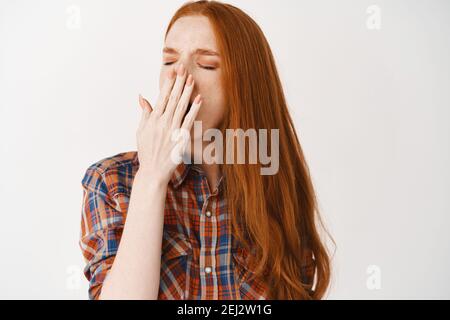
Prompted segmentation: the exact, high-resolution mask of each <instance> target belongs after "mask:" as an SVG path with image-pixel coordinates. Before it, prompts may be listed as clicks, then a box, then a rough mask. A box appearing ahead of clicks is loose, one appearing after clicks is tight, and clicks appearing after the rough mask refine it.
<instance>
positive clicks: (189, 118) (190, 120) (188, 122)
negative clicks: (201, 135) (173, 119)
mask: <svg viewBox="0 0 450 320" xmlns="http://www.w3.org/2000/svg"><path fill="white" fill-rule="evenodd" d="M202 102H203V99H202V97H201V95H197V97H196V98H195V100H194V102H193V103H192V107H191V110H189V112H188V113H187V115H186V117H185V118H184V121H183V125H182V126H181V128H183V129H186V130H188V131H189V132H190V131H191V128H192V125H193V124H194V121H195V118H196V117H197V114H198V111H199V110H200V107H201V105H202Z"/></svg>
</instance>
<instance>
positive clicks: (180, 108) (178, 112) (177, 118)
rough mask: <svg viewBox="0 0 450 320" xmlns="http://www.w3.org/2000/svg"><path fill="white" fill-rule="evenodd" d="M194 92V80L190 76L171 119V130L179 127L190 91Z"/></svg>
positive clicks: (189, 97)
mask: <svg viewBox="0 0 450 320" xmlns="http://www.w3.org/2000/svg"><path fill="white" fill-rule="evenodd" d="M193 90H194V79H193V77H192V75H191V74H190V75H189V76H188V78H187V80H186V86H185V87H184V91H183V94H182V95H181V98H180V101H179V102H178V105H177V107H176V109H175V114H174V115H173V119H172V128H179V127H180V126H181V121H182V120H183V116H184V115H185V113H186V110H187V108H188V105H189V100H190V99H191V95H192V91H193Z"/></svg>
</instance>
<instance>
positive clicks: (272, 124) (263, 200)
mask: <svg viewBox="0 0 450 320" xmlns="http://www.w3.org/2000/svg"><path fill="white" fill-rule="evenodd" d="M192 15H202V16H205V17H207V18H208V19H209V21H210V23H211V25H212V27H213V30H214V33H215V36H216V41H217V45H218V49H219V52H220V53H221V57H222V64H221V68H222V70H223V79H222V83H223V85H224V92H226V98H227V101H226V102H227V104H226V105H227V110H226V114H225V116H224V121H223V123H222V128H221V129H222V132H223V133H224V136H225V129H238V128H240V129H243V130H247V129H251V128H254V129H260V128H264V129H268V131H269V132H270V130H271V129H279V170H278V173H277V174H275V175H261V173H260V168H261V164H260V163H258V164H256V165H253V164H245V165H242V164H223V165H221V171H222V172H223V174H224V175H225V177H226V179H225V180H224V181H225V192H226V198H227V205H228V210H229V212H230V213H231V216H232V230H233V236H234V237H235V238H236V239H237V240H238V241H239V243H240V245H242V246H243V248H246V249H249V250H250V249H251V251H252V252H254V255H253V262H254V263H255V266H256V267H255V274H256V276H258V277H261V278H262V279H263V280H264V281H266V283H267V284H268V287H269V288H270V292H269V298H270V299H320V298H322V297H323V296H324V294H325V293H326V291H327V288H328V286H329V282H330V258H329V255H328V252H327V250H326V246H325V244H324V243H323V242H322V241H323V239H321V236H320V235H319V232H318V231H319V230H318V227H319V226H321V227H323V224H322V221H321V219H320V215H319V212H318V205H317V200H316V196H315V192H314V188H313V184H312V181H311V177H310V173H309V169H308V166H307V163H306V161H305V157H304V155H303V151H302V148H301V146H300V142H299V139H298V136H297V133H296V130H295V129H294V125H293V121H292V118H291V116H290V114H289V112H288V108H287V103H286V99H285V96H284V93H283V89H282V85H281V82H280V79H279V75H278V72H277V68H276V65H275V61H274V57H273V55H272V52H271V49H270V46H269V44H268V42H267V40H266V38H265V36H264V34H263V32H262V31H261V29H260V28H259V26H258V25H257V24H256V22H255V21H254V20H253V19H252V18H250V17H249V16H248V15H247V14H246V13H244V12H243V11H242V10H240V9H238V8H236V7H234V6H232V5H229V4H224V3H221V2H218V1H196V2H188V3H186V4H184V5H183V6H182V7H181V8H180V9H178V10H177V12H176V13H175V15H174V16H173V18H172V19H171V21H170V23H169V25H168V28H167V31H166V36H167V33H168V32H169V31H170V29H171V27H172V25H173V24H174V23H175V22H176V21H177V19H179V18H181V17H183V16H192ZM228 147H229V146H228ZM247 159H248V158H247ZM323 230H324V231H325V233H324V234H326V235H328V233H327V232H326V230H325V229H323ZM311 264H312V266H313V270H314V271H313V277H312V279H310V283H308V282H307V281H305V277H306V272H307V267H311ZM313 282H314V283H313Z"/></svg>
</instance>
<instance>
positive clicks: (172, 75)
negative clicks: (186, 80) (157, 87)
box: [167, 69, 175, 79]
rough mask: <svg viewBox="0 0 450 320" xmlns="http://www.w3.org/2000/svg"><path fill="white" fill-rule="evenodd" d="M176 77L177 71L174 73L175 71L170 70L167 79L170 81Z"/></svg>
mask: <svg viewBox="0 0 450 320" xmlns="http://www.w3.org/2000/svg"><path fill="white" fill-rule="evenodd" d="M174 76H175V71H174V70H173V69H170V70H169V74H168V75H167V77H168V78H169V79H173V78H174Z"/></svg>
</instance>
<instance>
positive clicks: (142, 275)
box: [100, 16, 225, 300]
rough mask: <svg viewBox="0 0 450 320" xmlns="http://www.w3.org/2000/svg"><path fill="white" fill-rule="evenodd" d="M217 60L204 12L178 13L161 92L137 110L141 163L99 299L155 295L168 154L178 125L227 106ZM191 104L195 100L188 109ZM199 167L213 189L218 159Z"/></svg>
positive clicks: (212, 124)
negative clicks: (200, 13)
mask: <svg viewBox="0 0 450 320" xmlns="http://www.w3.org/2000/svg"><path fill="white" fill-rule="evenodd" d="M220 62H221V58H220V55H219V54H218V50H217V46H216V39H215V36H214V33H213V31H212V27H211V25H210V23H209V20H208V19H207V18H206V17H203V16H190V17H183V18H180V19H178V20H177V21H176V22H175V24H174V25H173V26H172V28H171V30H170V32H169V33H168V35H167V38H166V40H165V44H164V50H163V65H162V67H161V73H160V81H159V87H160V94H159V97H158V99H157V101H156V103H155V105H154V106H152V105H151V104H150V103H149V102H148V101H147V100H146V99H144V98H143V97H142V96H140V98H139V104H140V106H141V108H142V117H141V121H140V124H139V128H138V130H137V134H136V138H137V149H138V157H139V164H140V165H139V170H138V171H137V173H136V176H135V178H134V181H133V186H132V191H131V195H130V202H129V206H128V212H127V218H126V222H125V225H124V230H123V233H122V238H121V241H120V245H119V248H118V251H117V254H116V257H115V259H114V263H113V265H112V267H111V269H110V270H109V272H108V274H107V276H106V279H105V281H104V282H103V286H102V289H101V293H100V299H151V300H154V299H157V298H158V292H159V282H160V268H161V253H162V252H161V246H162V237H163V227H164V206H165V200H166V195H167V189H168V183H169V181H170V178H171V176H172V174H173V172H174V170H175V168H176V166H177V164H176V163H174V162H173V161H172V160H171V152H172V150H173V148H174V147H175V145H176V143H177V142H176V141H173V139H171V133H172V130H174V129H177V128H184V129H186V130H188V131H191V132H192V128H193V122H194V120H196V121H202V125H203V130H207V129H209V128H217V127H218V126H219V124H220V123H221V121H222V118H223V113H224V109H225V102H224V101H225V98H224V93H223V89H222V84H221V80H220V79H221V68H220ZM188 105H192V106H191V107H190V109H189V108H188ZM188 109H189V111H188V112H187V114H186V111H187V110H188ZM185 115H186V116H185ZM194 139H201V137H192V140H191V143H193V140H194ZM187 143H189V142H187ZM194 152H195V150H194ZM200 166H201V167H202V169H203V171H204V172H205V174H206V176H207V181H208V185H209V186H214V187H213V188H211V187H210V190H211V191H213V190H215V189H216V187H217V181H218V180H219V178H220V172H219V167H218V165H217V164H211V165H206V164H202V165H200Z"/></svg>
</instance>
